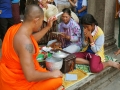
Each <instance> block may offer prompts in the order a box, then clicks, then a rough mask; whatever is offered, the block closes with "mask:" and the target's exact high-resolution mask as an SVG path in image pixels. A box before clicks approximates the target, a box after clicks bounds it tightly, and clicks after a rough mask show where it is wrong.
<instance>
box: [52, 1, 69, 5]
mask: <svg viewBox="0 0 120 90" xmlns="http://www.w3.org/2000/svg"><path fill="white" fill-rule="evenodd" d="M54 2H55V4H56V6H57V4H70V3H69V1H68V0H54Z"/></svg>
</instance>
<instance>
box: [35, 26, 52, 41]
mask: <svg viewBox="0 0 120 90" xmlns="http://www.w3.org/2000/svg"><path fill="white" fill-rule="evenodd" d="M49 30H50V27H48V26H47V27H45V28H43V29H42V30H40V31H39V32H37V33H34V34H33V36H34V38H35V40H36V41H39V40H40V39H41V38H42V37H43V36H44V35H45V34H46V33H47V32H48V31H49Z"/></svg>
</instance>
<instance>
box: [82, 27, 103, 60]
mask: <svg viewBox="0 0 120 90" xmlns="http://www.w3.org/2000/svg"><path fill="white" fill-rule="evenodd" d="M95 32H96V33H95V34H93V39H94V46H91V50H92V51H93V52H95V50H96V51H97V52H95V54H97V55H98V56H100V57H101V61H102V62H104V60H105V56H104V43H103V42H104V41H100V42H98V41H97V40H99V39H98V38H99V37H101V36H102V35H103V36H104V33H103V31H102V29H101V28H100V27H99V26H97V28H96V30H95ZM100 43H102V44H100ZM89 45H90V44H89V43H88V45H87V46H85V47H84V48H82V52H85V51H86V50H87V49H88V46H89Z"/></svg>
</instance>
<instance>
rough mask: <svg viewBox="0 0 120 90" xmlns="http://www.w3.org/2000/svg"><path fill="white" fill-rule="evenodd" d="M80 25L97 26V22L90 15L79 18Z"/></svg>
mask: <svg viewBox="0 0 120 90" xmlns="http://www.w3.org/2000/svg"><path fill="white" fill-rule="evenodd" d="M81 24H85V25H92V24H95V25H97V26H98V22H97V21H96V20H95V18H94V17H93V16H92V15H91V14H86V15H84V16H83V17H82V18H81Z"/></svg>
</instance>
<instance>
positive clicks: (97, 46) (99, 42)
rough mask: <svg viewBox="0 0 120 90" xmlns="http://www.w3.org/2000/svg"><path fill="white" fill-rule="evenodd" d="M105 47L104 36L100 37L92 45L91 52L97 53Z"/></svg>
mask: <svg viewBox="0 0 120 90" xmlns="http://www.w3.org/2000/svg"><path fill="white" fill-rule="evenodd" d="M91 43H93V42H91ZM103 45H104V35H101V36H99V37H98V39H97V40H96V41H95V42H94V43H93V44H92V45H91V50H92V51H93V52H94V53H96V52H98V51H99V50H100V49H101V47H102V46H103Z"/></svg>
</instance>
